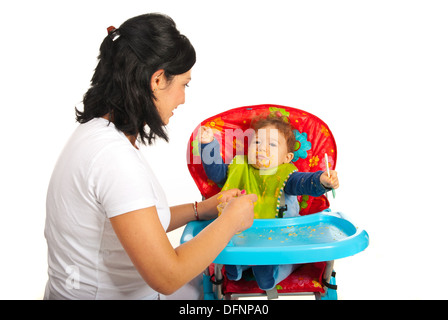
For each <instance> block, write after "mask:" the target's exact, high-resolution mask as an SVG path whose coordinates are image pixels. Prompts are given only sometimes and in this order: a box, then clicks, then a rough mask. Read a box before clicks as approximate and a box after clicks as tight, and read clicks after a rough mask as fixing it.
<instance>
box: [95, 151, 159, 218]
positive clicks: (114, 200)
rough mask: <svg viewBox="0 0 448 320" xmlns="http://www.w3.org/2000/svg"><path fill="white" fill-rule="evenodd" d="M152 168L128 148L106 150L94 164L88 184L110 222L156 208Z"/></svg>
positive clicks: (156, 198) (156, 200)
mask: <svg viewBox="0 0 448 320" xmlns="http://www.w3.org/2000/svg"><path fill="white" fill-rule="evenodd" d="M148 169H149V168H148V167H147V165H145V163H144V160H143V159H141V158H140V157H139V156H138V155H137V153H136V152H135V151H134V150H132V149H130V148H127V147H126V146H118V147H115V146H111V147H109V148H106V149H105V150H103V152H101V154H99V155H98V156H97V157H96V159H95V160H94V161H93V162H92V167H91V170H90V177H89V181H90V183H91V190H92V192H93V196H94V197H95V199H96V201H97V202H98V204H99V205H100V206H101V207H102V208H103V209H104V211H105V214H106V216H107V217H108V218H112V217H114V216H117V215H120V214H123V213H127V212H130V211H134V210H138V209H143V208H148V207H152V206H155V205H157V203H158V201H159V200H160V199H158V197H157V193H156V192H155V190H154V183H153V181H152V177H151V173H150V172H149V170H148Z"/></svg>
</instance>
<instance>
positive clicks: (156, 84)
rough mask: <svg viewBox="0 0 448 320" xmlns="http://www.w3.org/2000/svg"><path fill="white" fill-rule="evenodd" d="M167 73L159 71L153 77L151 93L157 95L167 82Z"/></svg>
mask: <svg viewBox="0 0 448 320" xmlns="http://www.w3.org/2000/svg"><path fill="white" fill-rule="evenodd" d="M164 73H165V71H164V70H163V69H160V70H157V71H156V72H154V73H153V75H152V77H151V91H152V92H153V93H155V92H156V91H157V90H158V89H159V88H160V87H161V86H162V85H163V83H164V81H165V75H164Z"/></svg>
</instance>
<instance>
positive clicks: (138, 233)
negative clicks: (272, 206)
mask: <svg viewBox="0 0 448 320" xmlns="http://www.w3.org/2000/svg"><path fill="white" fill-rule="evenodd" d="M256 199H257V197H256V196H255V195H246V196H240V197H237V198H234V199H232V200H231V201H230V202H229V203H228V205H227V206H226V208H225V209H224V211H223V213H222V214H221V216H219V218H217V219H216V220H215V221H213V222H212V223H211V224H210V225H208V226H207V227H206V228H205V229H204V230H202V231H201V232H200V233H199V234H198V235H197V236H196V237H194V238H193V239H192V240H190V241H188V242H186V243H184V244H182V245H180V246H179V247H177V248H176V249H173V247H172V246H171V243H170V241H169V239H168V237H167V236H166V233H165V230H164V229H163V227H162V225H161V223H160V221H159V218H158V215H157V210H156V208H155V207H149V208H144V209H140V210H136V211H132V212H128V213H125V214H122V215H119V216H115V217H113V218H111V219H110V221H111V223H112V226H113V228H114V230H115V233H116V234H117V237H118V239H119V240H120V242H121V244H122V245H123V247H124V249H125V250H126V252H127V254H128V255H129V257H130V259H131V260H132V262H133V264H134V265H135V267H136V269H137V270H138V271H139V273H140V274H141V276H142V277H143V279H144V280H145V281H146V283H147V284H148V285H149V286H151V288H153V289H154V290H156V291H158V292H160V293H162V294H171V293H173V292H175V291H176V290H177V289H179V288H180V287H181V286H183V285H184V284H186V283H187V282H188V281H190V280H191V279H193V278H194V277H195V276H197V275H198V274H200V273H201V272H202V271H203V270H204V269H205V268H206V267H207V266H208V265H209V264H210V263H211V262H212V261H213V260H214V259H215V258H216V257H217V256H218V254H219V253H220V252H221V251H222V250H223V249H224V248H225V246H226V245H227V243H228V242H229V241H230V239H231V237H232V236H233V235H234V234H235V233H237V232H240V231H242V230H245V229H247V228H249V227H250V226H251V225H252V222H253V215H254V212H253V202H255V201H256Z"/></svg>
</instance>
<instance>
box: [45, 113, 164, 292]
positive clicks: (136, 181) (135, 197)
mask: <svg viewBox="0 0 448 320" xmlns="http://www.w3.org/2000/svg"><path fill="white" fill-rule="evenodd" d="M152 206H156V209H157V212H158V215H159V219H160V222H161V223H162V225H163V227H164V228H165V230H166V229H167V228H168V225H169V222H170V209H169V206H168V203H167V200H166V197H165V194H164V193H163V190H162V188H161V187H160V185H159V183H158V181H157V179H156V177H155V176H154V174H153V172H152V170H151V168H150V167H149V165H148V163H147V161H146V160H145V159H144V157H143V155H142V154H141V153H140V151H138V150H137V149H136V148H134V147H133V146H132V145H131V143H130V142H129V140H128V139H127V138H126V136H125V135H124V134H123V133H122V132H120V131H118V130H117V129H116V128H115V126H114V124H113V123H109V121H108V120H105V119H103V118H96V119H93V120H91V121H89V122H88V123H85V124H81V125H79V127H78V128H77V129H76V130H75V132H74V134H73V135H72V137H71V138H70V139H69V141H68V143H67V145H66V146H65V148H64V150H63V151H62V154H61V155H60V158H59V160H58V162H57V163H56V166H55V169H54V172H53V175H52V177H51V181H50V184H49V188H48V194H47V218H46V223H45V237H46V239H47V243H48V274H49V280H48V282H47V286H46V290H45V298H46V299H156V298H157V297H158V293H157V292H155V291H154V290H153V289H152V288H150V287H149V286H148V285H147V284H146V283H145V281H144V280H143V279H142V277H141V276H140V274H139V273H138V271H137V270H136V269H135V267H134V265H133V264H132V262H131V260H130V259H129V257H128V255H127V254H126V252H125V250H124V249H123V247H122V245H121V243H120V242H119V240H118V238H117V237H116V235H115V232H114V231H113V228H112V226H111V223H110V221H109V218H112V217H114V216H117V215H120V214H123V213H127V212H130V211H133V210H137V209H142V208H147V207H152Z"/></svg>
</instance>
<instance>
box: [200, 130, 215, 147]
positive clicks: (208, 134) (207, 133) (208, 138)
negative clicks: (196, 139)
mask: <svg viewBox="0 0 448 320" xmlns="http://www.w3.org/2000/svg"><path fill="white" fill-rule="evenodd" d="M199 136H200V137H201V143H210V142H212V141H213V138H214V136H213V130H212V129H211V128H209V127H206V126H202V127H201V128H200V129H199Z"/></svg>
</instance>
